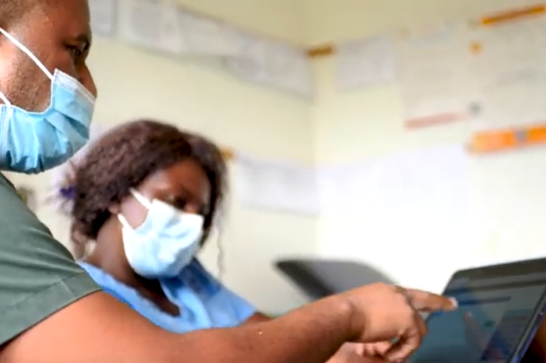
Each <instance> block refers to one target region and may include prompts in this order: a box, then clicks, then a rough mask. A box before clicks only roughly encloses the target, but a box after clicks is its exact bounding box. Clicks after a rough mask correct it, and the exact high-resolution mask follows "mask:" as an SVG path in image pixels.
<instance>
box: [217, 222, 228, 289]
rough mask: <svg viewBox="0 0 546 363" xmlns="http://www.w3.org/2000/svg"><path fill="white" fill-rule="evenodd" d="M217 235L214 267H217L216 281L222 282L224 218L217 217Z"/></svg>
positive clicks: (224, 260)
mask: <svg viewBox="0 0 546 363" xmlns="http://www.w3.org/2000/svg"><path fill="white" fill-rule="evenodd" d="M217 223H218V237H217V238H216V249H217V251H218V253H217V254H216V268H217V269H218V281H220V282H222V280H223V279H224V276H225V274H226V253H225V248H224V232H225V224H224V218H223V217H220V218H218V222H217Z"/></svg>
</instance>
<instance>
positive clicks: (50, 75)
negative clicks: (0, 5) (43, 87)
mask: <svg viewBox="0 0 546 363" xmlns="http://www.w3.org/2000/svg"><path fill="white" fill-rule="evenodd" d="M0 33H2V35H4V36H5V37H6V38H8V39H9V40H10V41H11V42H12V43H13V44H15V45H16V46H17V48H19V49H20V50H21V51H22V52H23V53H25V54H26V55H28V57H29V58H30V59H31V60H32V61H33V62H34V63H35V64H36V65H37V66H38V67H39V68H40V69H41V70H42V72H44V73H45V75H46V76H47V77H48V78H49V80H50V81H53V74H51V72H50V71H49V70H48V69H47V68H46V67H45V66H44V65H43V64H42V62H40V61H39V60H38V58H36V56H35V55H34V54H32V52H31V51H30V50H28V48H27V47H25V46H24V45H23V44H22V43H21V42H19V41H18V40H17V39H15V38H14V37H13V35H11V34H10V33H8V32H7V31H5V30H4V29H2V28H0ZM2 100H3V99H2ZM3 101H4V100H3ZM4 102H5V101H4Z"/></svg>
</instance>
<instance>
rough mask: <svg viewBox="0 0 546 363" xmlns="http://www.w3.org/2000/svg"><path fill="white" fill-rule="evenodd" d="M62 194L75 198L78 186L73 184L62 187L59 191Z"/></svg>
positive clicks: (65, 196)
mask: <svg viewBox="0 0 546 363" xmlns="http://www.w3.org/2000/svg"><path fill="white" fill-rule="evenodd" d="M59 192H60V194H61V196H62V197H63V198H65V199H74V198H76V188H74V187H73V186H70V187H66V188H61V190H60V191H59Z"/></svg>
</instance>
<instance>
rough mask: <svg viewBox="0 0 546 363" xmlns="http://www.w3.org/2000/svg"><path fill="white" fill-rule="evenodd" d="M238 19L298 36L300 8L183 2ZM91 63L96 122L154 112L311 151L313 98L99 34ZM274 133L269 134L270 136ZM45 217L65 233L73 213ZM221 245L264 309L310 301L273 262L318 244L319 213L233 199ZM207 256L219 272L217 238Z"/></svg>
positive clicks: (277, 146) (251, 1)
mask: <svg viewBox="0 0 546 363" xmlns="http://www.w3.org/2000/svg"><path fill="white" fill-rule="evenodd" d="M186 3H187V4H188V5H190V6H192V7H193V8H196V9H201V10H204V11H207V12H208V13H210V14H212V15H216V16H219V17H222V18H225V19H227V20H229V21H231V22H233V23H235V24H241V25H242V26H244V27H246V28H248V29H251V30H256V31H259V32H260V33H263V34H267V35H271V36H274V37H278V38H283V39H284V38H289V39H290V38H291V39H292V40H293V41H299V40H300V39H301V36H302V35H303V33H302V31H300V27H301V23H300V22H299V18H300V15H301V13H300V12H299V9H298V4H297V3H295V2H293V1H289V0H282V1H278V0H260V1H256V0H237V1H229V6H228V2H225V1H214V0H209V1H202V0H199V1H195V0H193V1H186ZM89 65H90V68H91V70H92V71H93V74H94V76H95V81H96V83H97V86H98V89H99V99H98V104H97V110H96V113H95V119H94V121H96V122H100V123H103V124H106V125H107V124H116V123H120V122H124V121H128V120H131V119H133V118H140V117H153V118H157V119H160V120H164V121H168V122H172V123H174V124H176V125H178V126H180V127H183V128H188V129H191V130H194V131H198V132H202V133H204V134H206V135H208V136H210V137H212V138H213V139H214V140H216V141H217V142H218V143H220V144H222V145H225V146H229V147H233V148H235V149H236V150H241V151H244V152H247V153H250V154H252V155H257V156H264V157H272V158H287V159H296V160H301V161H305V162H311V161H312V160H313V157H314V155H313V143H312V128H311V127H312V122H311V119H310V117H309V115H310V104H309V103H308V102H306V101H303V100H300V99H297V98H294V97H293V96H292V95H290V94H284V93H281V92H277V91H274V90H270V89H268V88H262V87H257V86H254V85H252V84H247V83H244V82H241V81H238V80H236V79H234V78H233V77H231V76H229V75H227V74H225V73H223V72H221V71H220V70H215V69H213V68H209V67H206V66H199V65H196V64H191V63H189V62H184V61H181V60H175V59H169V58H165V57H162V56H157V55H154V54H151V53H146V52H144V51H140V50H137V49H133V48H131V47H128V46H125V45H122V44H119V43H117V42H113V41H107V40H102V39H96V41H95V43H94V46H93V50H92V52H91V56H90V59H89ZM264 135H267V138H264ZM14 180H15V181H16V183H18V184H19V185H30V186H32V187H34V188H35V189H36V190H37V191H38V194H39V198H40V200H39V201H40V202H42V200H43V198H44V197H45V194H46V192H47V188H48V187H49V175H47V174H45V175H41V176H35V177H32V178H28V177H15V178H14ZM37 214H38V216H39V217H40V218H41V219H42V220H43V221H44V222H45V223H46V224H47V225H48V226H49V227H50V228H51V229H52V231H53V233H54V234H55V235H56V236H57V237H58V238H59V239H60V240H61V241H62V242H63V243H67V242H68V226H69V224H68V221H67V220H66V219H65V218H62V217H60V216H59V215H58V214H56V213H55V212H54V211H52V210H51V208H50V207H48V206H47V205H44V204H43V203H40V204H39V206H38V210H37ZM228 218H229V223H228V228H227V230H226V231H225V234H224V240H223V244H224V245H225V251H226V261H225V262H226V275H225V281H226V283H227V284H228V285H229V286H230V287H232V288H233V289H234V290H236V291H237V292H239V293H240V294H242V295H243V296H245V297H247V298H248V299H250V300H251V301H252V302H254V303H255V304H256V305H257V306H258V307H259V308H260V309H263V310H264V311H266V312H270V313H278V312H283V311H285V310H287V309H289V308H292V307H294V306H295V305H298V304H300V303H301V302H302V301H303V300H302V298H301V297H300V295H299V294H298V293H297V292H296V291H295V290H294V289H293V288H292V287H290V286H289V285H288V284H287V283H286V282H285V281H284V280H283V279H282V278H281V277H280V275H279V274H277V273H276V272H274V271H273V269H272V265H271V261H272V260H273V259H274V258H275V257H277V256H279V255H281V254H285V253H305V252H310V251H313V250H314V248H315V242H316V224H315V221H314V220H313V219H309V218H304V217H298V216H290V215H282V214H274V213H262V212H256V211H250V210H245V209H243V208H241V207H240V206H239V205H237V204H236V203H234V204H233V206H232V208H231V210H230V213H229V215H228ZM204 260H205V263H206V264H207V265H208V266H210V268H211V269H212V270H213V271H216V244H215V243H214V240H211V241H210V244H209V248H207V251H205V254H204Z"/></svg>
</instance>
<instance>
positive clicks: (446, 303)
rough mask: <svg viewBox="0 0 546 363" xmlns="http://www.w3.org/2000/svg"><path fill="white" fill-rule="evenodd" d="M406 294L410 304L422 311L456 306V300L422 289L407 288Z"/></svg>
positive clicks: (448, 309) (447, 308) (449, 309)
mask: <svg viewBox="0 0 546 363" xmlns="http://www.w3.org/2000/svg"><path fill="white" fill-rule="evenodd" d="M406 295H407V297H408V299H409V300H410V303H411V304H412V306H413V307H414V308H415V309H416V310H418V311H422V312H430V311H438V310H445V311H451V310H455V309H456V308H457V300H455V299H454V298H449V297H445V296H441V295H437V294H433V293H431V292H426V291H422V290H414V289H407V290H406Z"/></svg>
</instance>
